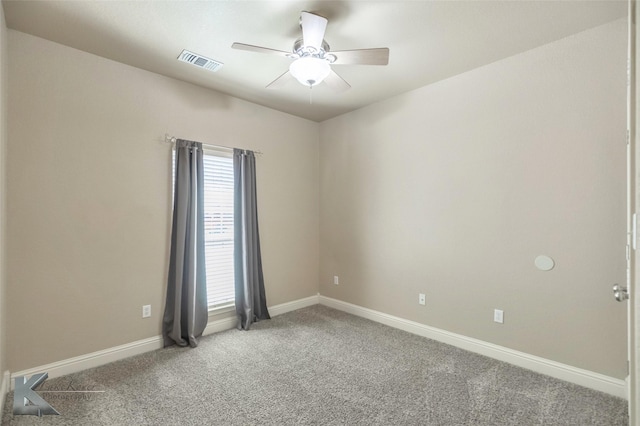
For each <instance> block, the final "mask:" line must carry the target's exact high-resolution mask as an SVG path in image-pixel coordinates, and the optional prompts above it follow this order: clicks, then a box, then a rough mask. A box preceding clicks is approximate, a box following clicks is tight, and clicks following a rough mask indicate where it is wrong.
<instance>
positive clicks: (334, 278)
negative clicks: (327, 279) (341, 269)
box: [333, 275, 340, 285]
mask: <svg viewBox="0 0 640 426" xmlns="http://www.w3.org/2000/svg"><path fill="white" fill-rule="evenodd" d="M333 283H334V284H335V285H338V284H340V279H339V278H338V276H337V275H334V276H333Z"/></svg>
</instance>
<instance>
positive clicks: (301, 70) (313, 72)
mask: <svg viewBox="0 0 640 426" xmlns="http://www.w3.org/2000/svg"><path fill="white" fill-rule="evenodd" d="M289 72H290V73H291V75H292V76H294V77H295V79H296V80H298V81H299V82H300V84H303V85H305V86H309V87H312V86H315V85H316V84H319V83H321V82H322V80H324V79H325V78H326V77H327V76H328V75H329V73H330V72H331V66H330V65H329V63H328V62H327V61H325V60H324V59H320V58H314V57H313V56H306V57H304V58H299V59H296V60H295V61H293V62H292V63H291V65H290V66H289Z"/></svg>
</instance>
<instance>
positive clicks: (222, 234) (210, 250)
mask: <svg viewBox="0 0 640 426" xmlns="http://www.w3.org/2000/svg"><path fill="white" fill-rule="evenodd" d="M204 254H205V258H206V263H207V299H208V301H209V308H210V309H211V308H217V307H221V306H225V305H230V304H233V303H234V300H235V287H234V270H233V158H232V157H231V156H230V155H228V156H226V155H221V154H218V153H215V154H214V153H212V152H209V151H206V152H205V153H204Z"/></svg>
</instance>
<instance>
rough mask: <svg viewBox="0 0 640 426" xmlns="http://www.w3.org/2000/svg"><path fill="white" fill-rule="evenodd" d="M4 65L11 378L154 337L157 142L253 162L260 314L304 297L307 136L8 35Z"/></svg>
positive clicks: (311, 145) (310, 215)
mask: <svg viewBox="0 0 640 426" xmlns="http://www.w3.org/2000/svg"><path fill="white" fill-rule="evenodd" d="M9 59H10V63H9V65H10V66H9V81H10V87H9V139H8V158H10V159H11V160H10V161H9V164H8V182H9V185H8V186H9V187H8V212H7V214H8V235H7V237H8V240H7V244H8V279H7V290H8V298H9V300H10V301H11V303H10V306H9V307H8V318H9V322H10V325H11V327H10V329H9V335H8V338H9V342H10V345H9V348H8V362H9V368H10V369H11V371H14V372H15V371H19V370H21V369H26V368H31V367H36V366H39V365H43V364H46V363H49V362H53V361H58V360H62V359H67V358H70V357H73V356H77V355H82V354H86V353H89V352H92V351H97V350H100V349H104V348H109V347H113V346H116V345H120V344H125V343H128V342H132V341H135V340H139V339H144V338H147V337H152V336H157V335H159V334H160V324H161V313H162V310H163V304H164V294H165V281H166V274H167V257H168V244H169V233H170V209H171V206H170V202H171V195H170V179H171V175H170V159H171V149H170V145H169V144H166V143H165V142H164V141H163V138H164V134H165V132H167V133H170V134H172V135H175V136H178V137H182V138H186V139H192V140H199V141H203V142H208V143H213V144H219V145H225V146H237V147H242V148H248V149H255V150H260V151H262V152H263V153H264V155H263V156H262V157H260V158H259V159H258V182H259V184H258V198H259V200H258V202H259V208H260V231H261V242H262V252H263V264H264V274H265V283H266V284H265V286H266V292H267V301H268V304H269V305H271V306H273V305H276V304H280V303H283V302H288V301H292V300H297V299H300V298H303V297H308V296H311V295H314V294H316V293H317V290H318V259H319V241H318V231H319V222H318V221H319V205H318V188H319V181H318V174H319V163H318V138H319V132H318V127H319V125H318V124H317V123H314V122H310V121H307V120H303V119H300V118H296V117H293V116H291V115H287V114H283V113H280V112H277V111H274V110H270V109H268V108H264V107H260V106H257V105H254V104H250V103H247V102H244V101H240V100H238V99H235V98H231V97H228V96H225V95H222V94H219V93H217V92H213V91H211V90H207V89H203V88H201V87H197V86H194V85H191V84H187V83H184V82H180V81H177V80H173V79H170V78H166V77H162V76H159V75H156V74H152V73H149V72H147V71H143V70H140V69H136V68H132V67H129V66H126V65H122V64H120V63H116V62H113V61H109V60H106V59H103V58H100V57H97V56H93V55H90V54H87V53H83V52H80V51H77V50H74V49H70V48H67V47H63V46H61V45H58V44H54V43H51V42H48V41H45V40H43V39H39V38H36V37H33V36H29V35H26V34H23V33H20V32H16V31H12V30H10V31H9ZM185 66H186V65H185ZM221 72H224V71H221ZM210 78H216V75H215V74H211V77H210ZM143 304H151V305H152V312H153V315H152V317H151V319H144V320H143V319H142V318H141V307H142V305H143Z"/></svg>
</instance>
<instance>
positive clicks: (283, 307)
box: [269, 294, 320, 317]
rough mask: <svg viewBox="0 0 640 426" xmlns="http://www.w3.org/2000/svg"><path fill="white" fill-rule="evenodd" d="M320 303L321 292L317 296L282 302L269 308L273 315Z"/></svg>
mask: <svg viewBox="0 0 640 426" xmlns="http://www.w3.org/2000/svg"><path fill="white" fill-rule="evenodd" d="M318 303H320V294H317V295H315V296H309V297H305V298H304V299H298V300H294V301H293V302H287V303H281V304H279V305H275V306H272V307H270V308H269V314H271V316H272V317H277V316H278V315H282V314H286V313H287V312H291V311H297V310H298V309H302V308H306V307H307V306H313V305H317V304H318Z"/></svg>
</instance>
